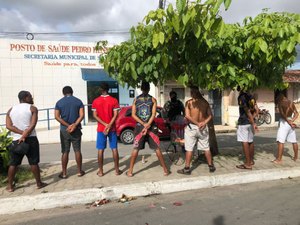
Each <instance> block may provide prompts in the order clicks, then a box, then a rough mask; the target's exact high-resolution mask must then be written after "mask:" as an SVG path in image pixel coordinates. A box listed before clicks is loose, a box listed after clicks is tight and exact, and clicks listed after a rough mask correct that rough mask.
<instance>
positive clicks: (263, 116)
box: [256, 109, 272, 126]
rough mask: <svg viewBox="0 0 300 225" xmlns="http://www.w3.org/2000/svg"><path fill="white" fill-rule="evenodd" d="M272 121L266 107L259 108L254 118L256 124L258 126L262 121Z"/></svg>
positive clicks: (267, 122)
mask: <svg viewBox="0 0 300 225" xmlns="http://www.w3.org/2000/svg"><path fill="white" fill-rule="evenodd" d="M271 121H272V117H271V114H270V113H269V110H267V109H259V112H258V116H257V119H256V125H257V126H260V125H262V124H263V123H266V124H270V123H271Z"/></svg>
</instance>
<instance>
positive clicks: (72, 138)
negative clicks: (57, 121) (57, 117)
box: [60, 129, 82, 153]
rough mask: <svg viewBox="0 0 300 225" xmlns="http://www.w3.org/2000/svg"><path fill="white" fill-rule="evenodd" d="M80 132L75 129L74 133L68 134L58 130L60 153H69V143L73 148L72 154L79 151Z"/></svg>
mask: <svg viewBox="0 0 300 225" xmlns="http://www.w3.org/2000/svg"><path fill="white" fill-rule="evenodd" d="M81 136H82V133H81V130H80V129H76V130H75V131H74V132H72V133H69V132H67V131H66V130H60V145H61V153H68V152H70V148H71V143H72V146H73V150H74V152H76V151H79V152H80V150H81Z"/></svg>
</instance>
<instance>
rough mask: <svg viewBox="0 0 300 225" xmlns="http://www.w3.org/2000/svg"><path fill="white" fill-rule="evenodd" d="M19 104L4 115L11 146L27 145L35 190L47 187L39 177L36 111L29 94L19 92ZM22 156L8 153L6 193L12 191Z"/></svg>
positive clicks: (27, 155)
mask: <svg viewBox="0 0 300 225" xmlns="http://www.w3.org/2000/svg"><path fill="white" fill-rule="evenodd" d="M18 98H19V101H20V104H18V105H15V106H13V107H12V108H10V109H9V110H8V112H7V114H6V128H7V129H8V130H10V131H11V133H12V137H13V145H17V144H20V143H21V142H25V143H27V144H28V145H29V151H28V153H27V154H26V157H27V159H28V163H29V165H30V167H31V171H32V173H33V175H34V177H35V180H36V185H37V188H38V189H40V188H43V187H45V186H47V184H46V183H43V182H42V181H41V176H40V168H39V162H40V149H39V141H38V139H37V137H36V132H35V126H36V123H37V120H38V110H37V108H36V107H35V106H33V98H32V95H31V94H30V92H28V91H20V92H19V94H18ZM23 157H24V155H20V154H16V153H14V152H13V151H10V162H9V169H8V186H7V191H9V192H13V191H14V185H13V182H14V178H15V175H16V171H17V167H18V166H19V165H20V164H21V163H22V160H23Z"/></svg>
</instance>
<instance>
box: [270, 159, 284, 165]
mask: <svg viewBox="0 0 300 225" xmlns="http://www.w3.org/2000/svg"><path fill="white" fill-rule="evenodd" d="M271 162H272V163H275V164H281V163H282V160H278V159H274V160H272V161H271Z"/></svg>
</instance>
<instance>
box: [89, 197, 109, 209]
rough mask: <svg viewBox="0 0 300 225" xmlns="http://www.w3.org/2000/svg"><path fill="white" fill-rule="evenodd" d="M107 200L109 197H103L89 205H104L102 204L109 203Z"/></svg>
mask: <svg viewBox="0 0 300 225" xmlns="http://www.w3.org/2000/svg"><path fill="white" fill-rule="evenodd" d="M109 202H110V200H109V199H106V198H104V199H101V200H97V201H95V202H94V203H93V204H92V205H91V207H98V206H100V205H104V204H107V203H109Z"/></svg>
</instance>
